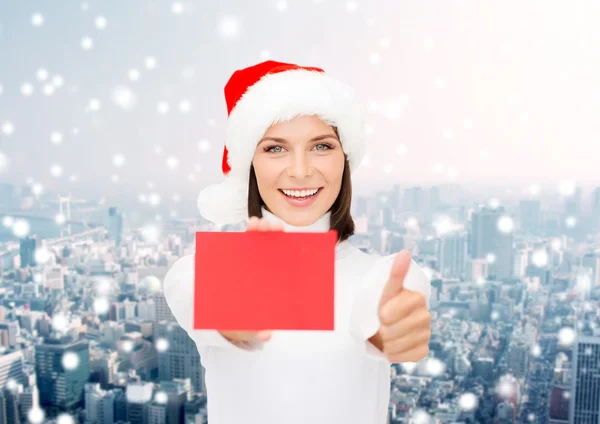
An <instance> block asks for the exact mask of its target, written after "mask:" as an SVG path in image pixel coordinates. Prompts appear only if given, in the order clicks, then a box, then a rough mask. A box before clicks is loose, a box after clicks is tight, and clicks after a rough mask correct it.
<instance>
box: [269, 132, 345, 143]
mask: <svg viewBox="0 0 600 424" xmlns="http://www.w3.org/2000/svg"><path fill="white" fill-rule="evenodd" d="M326 138H333V139H336V140H338V138H337V137H336V136H335V135H334V134H322V135H318V136H316V137H313V138H311V139H310V140H309V141H310V142H313V141H320V140H325V139H326ZM263 141H275V142H277V143H282V144H287V143H288V141H287V140H286V139H285V138H280V137H264V138H263V139H261V140H260V141H259V142H258V144H260V143H262V142H263ZM338 141H339V140H338Z"/></svg>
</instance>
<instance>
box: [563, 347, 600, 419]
mask: <svg viewBox="0 0 600 424" xmlns="http://www.w3.org/2000/svg"><path fill="white" fill-rule="evenodd" d="M572 363H573V378H572V380H571V403H570V405H569V422H570V423H573V424H583V423H597V422H600V380H598V377H597V376H598V373H600V338H599V337H578V338H577V339H576V340H575V343H574V344H573V359H572Z"/></svg>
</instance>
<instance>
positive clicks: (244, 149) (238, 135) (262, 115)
mask: <svg viewBox="0 0 600 424" xmlns="http://www.w3.org/2000/svg"><path fill="white" fill-rule="evenodd" d="M299 115H317V116H319V117H320V118H321V119H322V120H323V121H325V122H327V123H328V124H329V125H333V126H336V127H337V129H338V133H339V136H340V140H341V142H342V148H343V150H344V152H345V153H346V154H347V155H348V160H349V162H350V168H351V170H352V171H353V170H355V169H356V168H358V166H359V165H360V163H361V162H362V159H363V156H364V154H365V126H364V121H363V118H362V113H361V110H360V106H359V104H358V102H357V101H356V99H355V96H354V90H353V89H352V88H351V87H349V86H348V85H346V84H344V83H342V82H340V81H338V80H336V79H334V78H332V77H330V76H328V75H327V74H325V73H323V72H318V71H309V70H305V69H294V70H289V71H284V72H278V73H274V74H267V75H265V76H264V77H262V78H261V79H260V80H259V81H258V82H256V83H255V84H254V85H252V86H251V87H250V88H249V89H248V91H246V93H245V94H244V95H243V96H242V97H241V98H240V100H239V101H238V102H237V104H236V105H235V107H234V108H233V110H232V111H231V113H230V114H229V120H228V124H227V134H226V138H225V140H226V141H225V143H226V146H227V150H228V163H229V166H230V167H231V171H230V174H232V175H238V176H240V177H241V178H244V177H245V178H247V176H248V174H249V172H250V165H251V163H252V158H253V157H254V153H255V151H256V145H257V144H258V142H259V141H260V139H261V138H262V137H263V136H264V134H265V132H266V131H267V129H268V128H269V127H270V126H271V125H273V124H275V123H278V122H286V121H289V120H291V119H293V118H295V117H296V116H299Z"/></svg>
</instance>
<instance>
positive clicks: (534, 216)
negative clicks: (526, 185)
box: [519, 199, 542, 234]
mask: <svg viewBox="0 0 600 424" xmlns="http://www.w3.org/2000/svg"><path fill="white" fill-rule="evenodd" d="M519 218H520V220H521V231H523V232H525V233H529V234H537V233H538V232H539V231H540V230H541V228H542V211H541V202H540V201H539V200H537V199H524V200H521V201H520V202H519Z"/></svg>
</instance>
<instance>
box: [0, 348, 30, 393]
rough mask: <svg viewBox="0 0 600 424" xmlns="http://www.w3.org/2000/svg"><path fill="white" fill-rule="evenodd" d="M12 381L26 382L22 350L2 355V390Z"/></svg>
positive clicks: (0, 365) (0, 375) (0, 376)
mask: <svg viewBox="0 0 600 424" xmlns="http://www.w3.org/2000/svg"><path fill="white" fill-rule="evenodd" d="M10 382H14V383H17V384H25V374H23V352H22V351H20V350H17V351H13V352H8V353H4V354H3V355H1V356H0V391H1V390H3V389H5V388H6V387H7V385H8V383H10Z"/></svg>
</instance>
